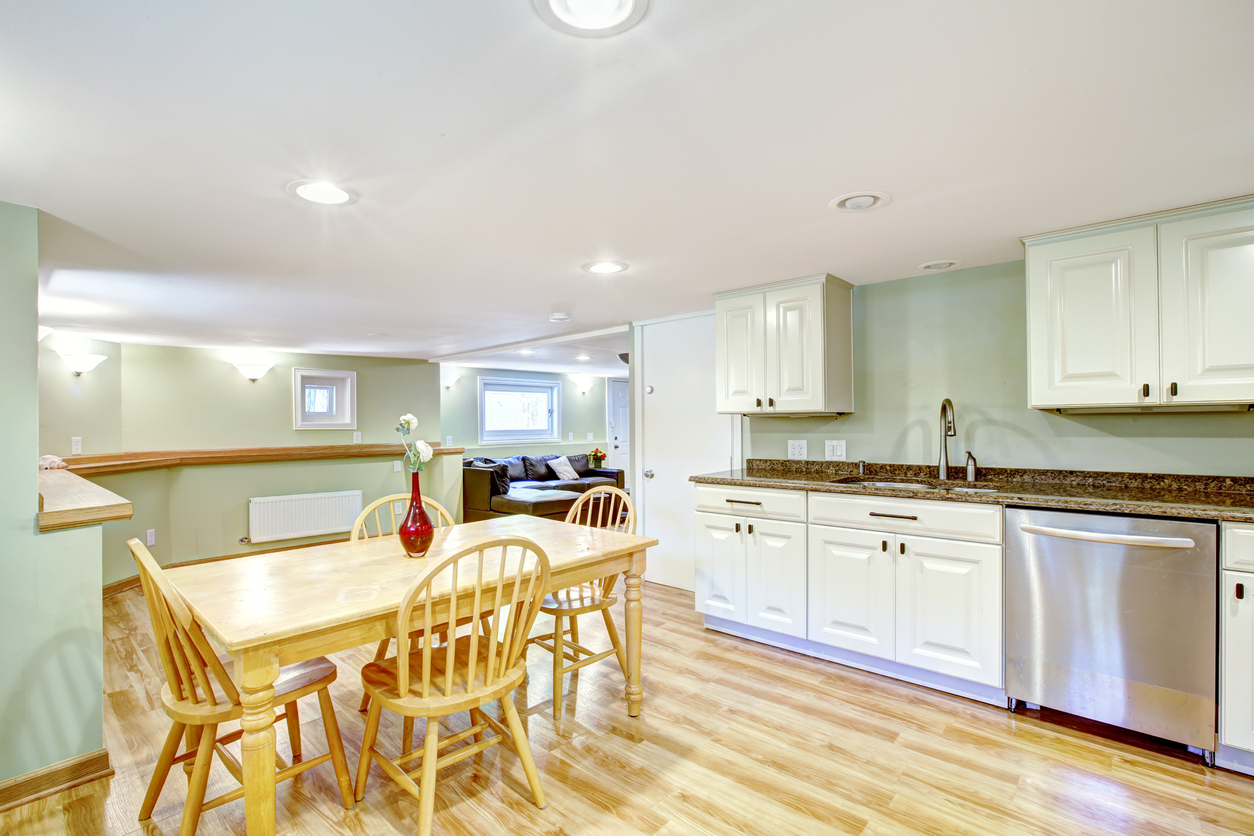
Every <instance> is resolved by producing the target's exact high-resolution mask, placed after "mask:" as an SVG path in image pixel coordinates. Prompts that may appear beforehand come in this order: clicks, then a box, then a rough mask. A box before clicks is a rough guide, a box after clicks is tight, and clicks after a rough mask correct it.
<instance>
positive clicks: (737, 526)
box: [736, 523, 740, 534]
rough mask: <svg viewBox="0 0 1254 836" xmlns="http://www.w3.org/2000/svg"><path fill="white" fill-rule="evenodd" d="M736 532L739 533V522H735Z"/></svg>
mask: <svg viewBox="0 0 1254 836" xmlns="http://www.w3.org/2000/svg"><path fill="white" fill-rule="evenodd" d="M736 533H737V534H739V533H740V523H736Z"/></svg>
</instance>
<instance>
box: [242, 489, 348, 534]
mask: <svg viewBox="0 0 1254 836" xmlns="http://www.w3.org/2000/svg"><path fill="white" fill-rule="evenodd" d="M360 513H361V491H332V492H330V493H297V494H291V495H289V496H254V497H252V498H250V499H249V500H248V539H249V540H251V541H252V542H254V543H269V542H272V541H274V540H291V539H293V538H295V537H317V536H319V535H321V534H337V533H340V532H344V531H350V530H352V527H353V523H354V522H356V521H357V516H358V515H359V514H360Z"/></svg>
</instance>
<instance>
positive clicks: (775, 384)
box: [765, 282, 825, 412]
mask: <svg viewBox="0 0 1254 836" xmlns="http://www.w3.org/2000/svg"><path fill="white" fill-rule="evenodd" d="M765 299H766V306H765V308H766V395H767V402H766V403H767V411H768V412H818V411H822V410H823V408H824V405H825V403H824V397H825V393H824V389H823V366H824V363H823V354H824V349H823V318H824V317H823V285H822V284H821V283H817V282H816V283H815V284H807V285H801V286H799V287H789V288H783V289H781V290H771V291H767V293H766V294H765Z"/></svg>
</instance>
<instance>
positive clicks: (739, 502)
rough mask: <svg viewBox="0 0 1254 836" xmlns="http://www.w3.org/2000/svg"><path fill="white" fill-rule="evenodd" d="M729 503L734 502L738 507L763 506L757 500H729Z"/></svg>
mask: <svg viewBox="0 0 1254 836" xmlns="http://www.w3.org/2000/svg"><path fill="white" fill-rule="evenodd" d="M727 501H728V502H734V503H736V504H737V505H761V504H762V503H761V502H757V501H756V500H753V499H729V500H727Z"/></svg>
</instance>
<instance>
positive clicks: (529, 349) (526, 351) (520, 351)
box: [518, 348, 536, 357]
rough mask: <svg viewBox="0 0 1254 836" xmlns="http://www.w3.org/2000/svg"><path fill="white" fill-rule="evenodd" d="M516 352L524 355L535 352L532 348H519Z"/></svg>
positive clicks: (527, 355) (528, 355)
mask: <svg viewBox="0 0 1254 836" xmlns="http://www.w3.org/2000/svg"><path fill="white" fill-rule="evenodd" d="M518 353H519V354H521V355H522V356H524V357H530V356H531V355H532V354H535V353H536V352H535V349H534V348H520V349H518Z"/></svg>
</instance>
